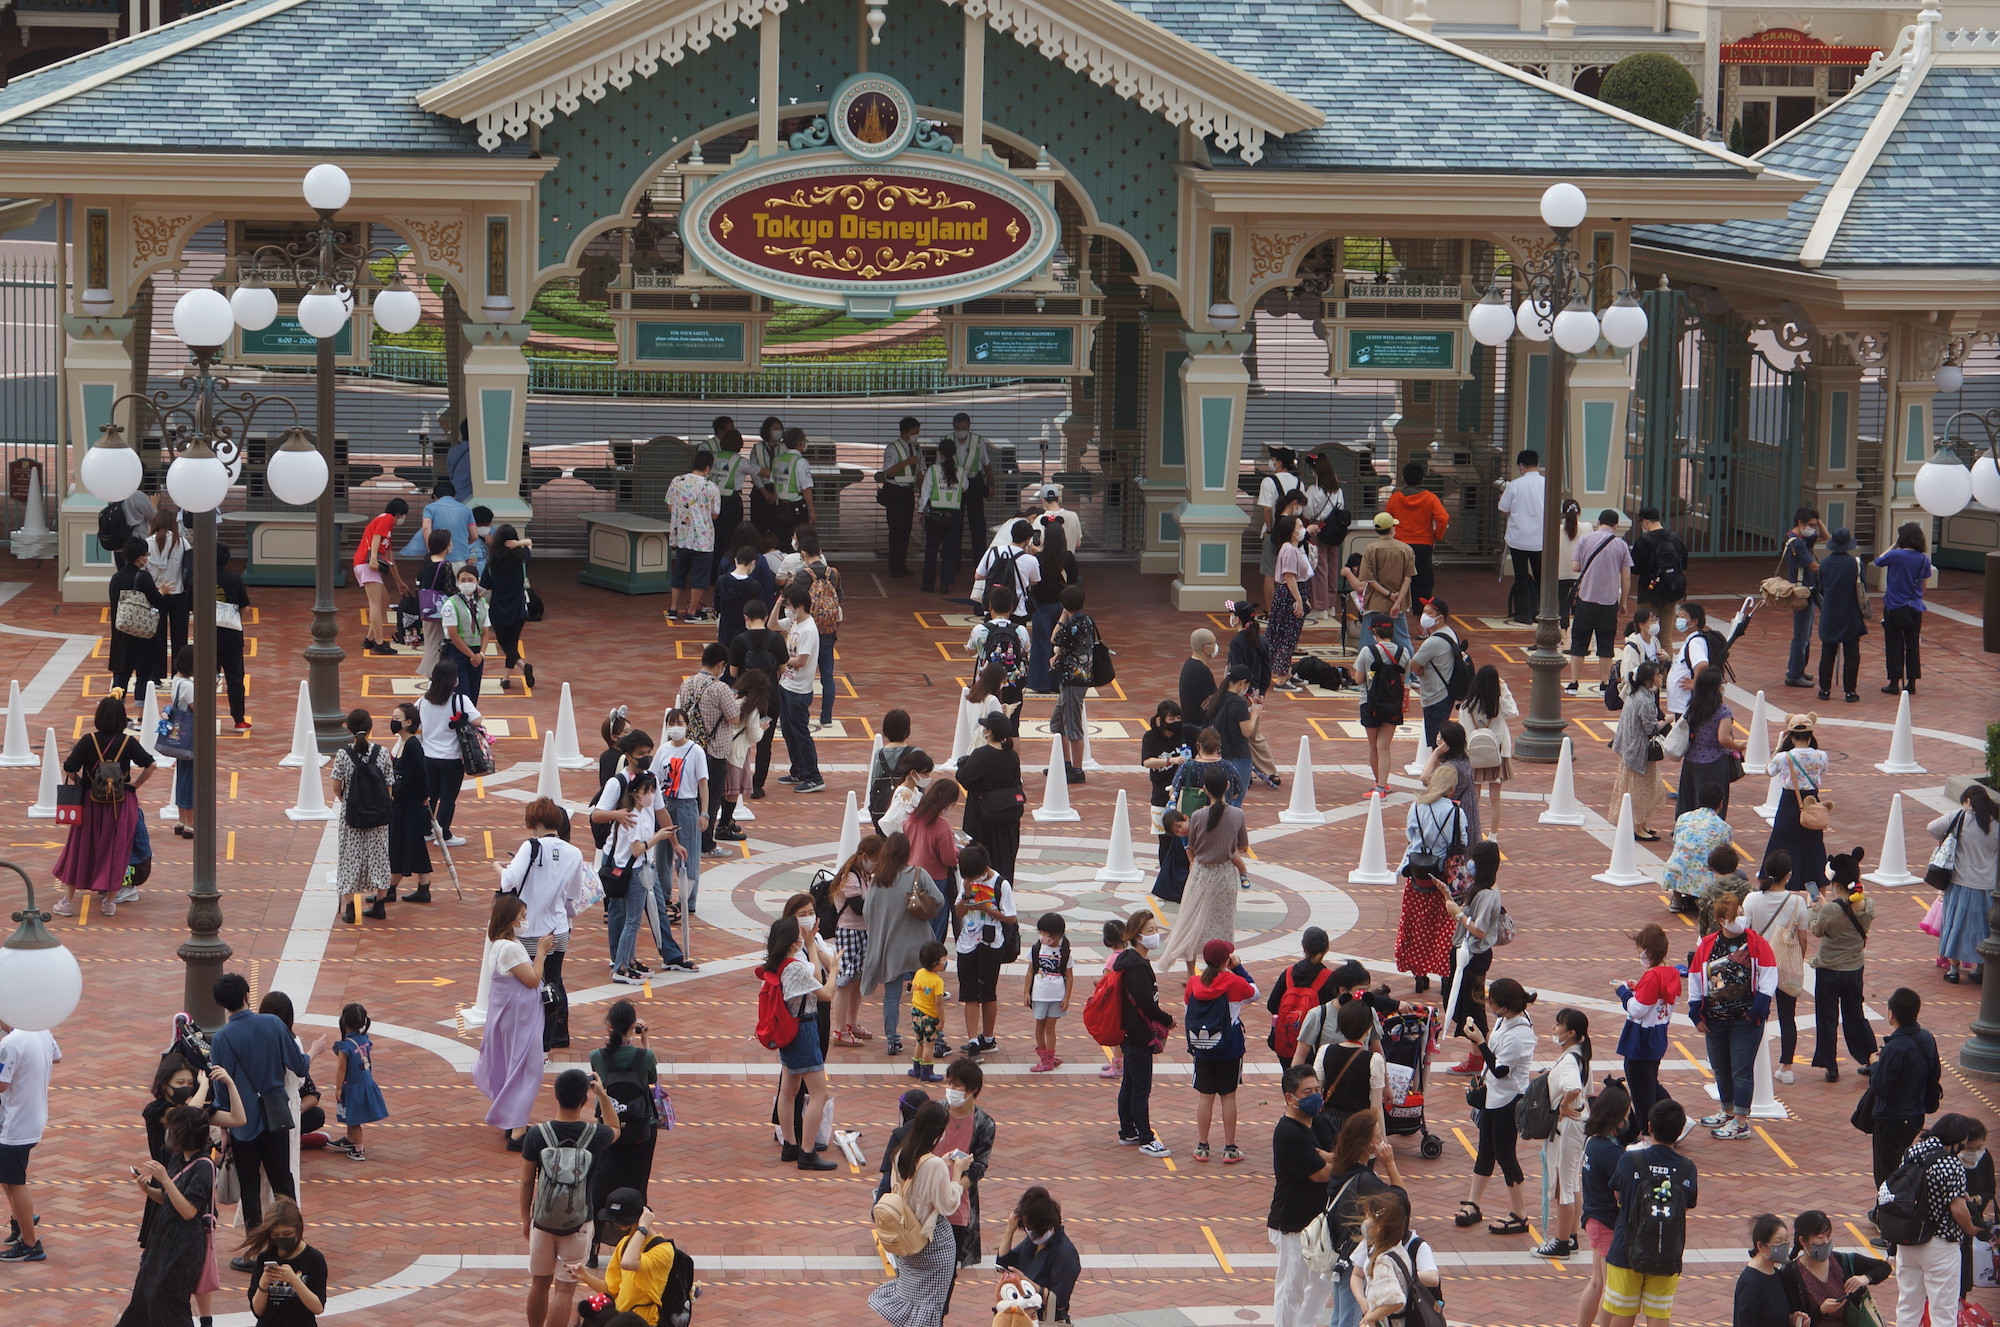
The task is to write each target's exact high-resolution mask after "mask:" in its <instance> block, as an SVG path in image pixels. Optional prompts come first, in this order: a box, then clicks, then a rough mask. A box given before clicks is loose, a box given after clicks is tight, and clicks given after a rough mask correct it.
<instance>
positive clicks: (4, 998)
mask: <svg viewBox="0 0 2000 1327" xmlns="http://www.w3.org/2000/svg"><path fill="white" fill-rule="evenodd" d="M0 867H4V868H5V869H7V870H9V871H12V872H13V873H14V874H15V875H18V876H20V877H21V883H22V885H24V886H25V887H26V888H27V891H28V906H27V907H26V908H25V909H24V910H22V911H20V912H17V913H15V914H14V920H15V921H17V922H19V923H20V927H19V928H18V929H17V930H15V932H14V934H13V935H11V936H9V937H8V938H7V942H6V944H4V945H0V1023H5V1024H6V1025H7V1026H8V1027H10V1028H26V1029H27V1030H28V1031H30V1032H47V1031H48V1030H49V1029H51V1028H53V1027H55V1026H56V1025H57V1024H58V1023H60V1022H62V1021H63V1020H64V1019H65V1018H68V1017H69V1016H70V1014H71V1013H73V1012H74V1011H75V1009H76V1005H77V1001H79V1000H81V999H82V998H83V970H82V969H81V968H79V967H78V966H77V965H76V955H74V954H72V953H70V952H69V950H68V949H66V948H64V947H63V943H62V941H60V940H58V939H56V938H55V936H53V935H51V934H49V928H48V921H49V917H50V916H51V915H52V914H50V913H46V912H43V911H42V910H41V909H40V908H37V907H36V906H35V882H34V881H33V880H31V879H29V878H28V873H27V872H26V871H24V870H22V869H21V868H20V867H19V866H16V865H15V864H14V863H13V862H0Z"/></svg>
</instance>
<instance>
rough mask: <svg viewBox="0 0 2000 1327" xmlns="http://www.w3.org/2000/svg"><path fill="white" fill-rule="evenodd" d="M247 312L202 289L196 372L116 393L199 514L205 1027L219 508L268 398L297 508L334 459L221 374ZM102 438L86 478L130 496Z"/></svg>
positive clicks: (187, 307)
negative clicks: (219, 360) (171, 382)
mask: <svg viewBox="0 0 2000 1327" xmlns="http://www.w3.org/2000/svg"><path fill="white" fill-rule="evenodd" d="M234 325H235V317H234V314H233V313H232V311H231V308H230V302H229V301H228V300H227V299H225V298H223V296H222V295H221V294H220V293H219V292H217V291H214V290H209V289H201V290H191V291H189V292H188V293H187V294H185V295H182V296H181V297H180V300H179V302H177V303H176V304H175V305H174V331H175V333H176V334H177V335H179V337H180V338H181V340H182V341H183V342H185V343H186V345H187V347H188V349H189V350H190V351H192V352H193V354H194V372H193V373H191V374H189V375H187V376H185V377H183V378H182V379H181V380H180V385H179V387H178V389H168V388H162V389H161V390H159V391H157V392H153V393H150V394H147V395H140V394H138V393H130V394H127V395H125V396H121V397H120V398H119V399H118V400H117V401H115V402H113V403H112V410H113V413H114V414H115V413H116V410H117V408H118V406H120V405H122V404H124V403H125V402H128V401H129V402H131V403H133V405H134V406H135V408H136V412H137V414H138V415H139V416H140V417H141V418H142V419H143V418H144V417H145V416H147V415H150V416H151V417H152V418H153V419H155V420H157V421H158V423H159V429H160V445H161V449H162V450H163V451H165V452H168V453H170V454H171V455H172V456H173V463H172V464H171V465H170V466H168V468H167V492H168V493H169V494H171V495H172V497H173V499H174V501H175V502H176V503H177V504H179V506H180V507H181V509H182V510H183V511H185V512H189V513H192V514H193V516H194V585H193V591H194V620H193V624H192V626H191V627H190V635H191V636H192V639H193V644H194V678H195V688H194V805H195V822H194V869H193V872H192V878H191V880H190V882H189V887H188V912H187V928H188V937H187V939H186V940H185V941H183V942H182V943H181V946H180V948H179V949H178V950H177V951H176V952H177V953H179V955H180V958H181V961H182V963H183V964H185V965H186V972H185V986H184V988H183V993H182V997H181V999H182V1005H181V1007H182V1008H183V1009H185V1010H187V1012H188V1013H189V1014H191V1015H192V1016H193V1017H194V1019H195V1021H196V1022H197V1023H199V1024H200V1025H201V1026H202V1027H204V1028H207V1029H210V1030H213V1029H214V1028H217V1027H220V1026H221V1025H222V1011H221V1010H220V1009H219V1008H217V1007H216V1004H215V998H214V996H213V994H212V993H211V992H212V989H213V987H214V985H215V979H216V978H217V977H219V976H221V975H222V965H223V964H224V963H226V962H228V961H229V957H230V954H231V952H232V951H231V950H230V948H229V945H228V943H227V942H226V941H224V940H223V938H222V935H221V932H222V895H221V892H220V891H219V890H218V889H217V888H216V877H215V828H216V826H215V764H216V750H215V572H216V565H215V545H216V539H215V513H216V509H217V508H219V507H221V506H222V501H223V499H224V498H225V497H227V496H228V494H229V487H230V485H231V484H232V483H234V482H235V481H236V479H237V478H238V477H239V476H240V474H241V472H242V469H243V453H242V447H243V443H244V440H245V439H246V438H247V437H248V436H249V432H250V426H251V422H252V421H253V420H254V419H255V417H256V415H257V413H258V411H260V410H262V409H263V408H264V407H265V406H269V405H277V406H281V407H283V408H284V409H286V410H289V411H290V412H291V414H292V428H291V429H290V430H288V431H287V432H286V434H285V436H284V441H283V444H282V445H281V446H280V447H279V448H278V450H277V451H275V452H273V453H271V456H270V459H269V461H268V462H267V464H266V477H267V478H268V479H269V481H270V485H271V492H272V493H273V494H275V495H276V496H277V497H278V499H279V500H280V501H283V502H287V503H291V504H293V505H294V506H303V505H304V504H306V503H308V502H311V501H313V500H314V499H315V498H318V497H319V496H320V495H321V494H322V493H323V492H325V490H326V487H327V477H328V469H327V464H326V460H325V458H324V457H323V456H322V454H321V453H320V452H319V451H317V450H315V449H314V447H313V443H312V439H311V437H310V436H309V435H308V434H307V433H306V431H305V430H304V429H302V428H299V427H298V407H297V406H295V405H293V404H292V403H291V401H290V400H289V399H287V398H285V397H282V396H264V397H259V396H254V395H252V394H251V393H249V392H238V393H233V394H232V393H231V391H230V385H229V380H228V379H226V378H219V377H216V376H215V375H214V372H213V369H214V362H215V356H216V354H217V352H218V351H220V350H221V349H222V347H223V345H224V344H226V343H227V342H228V340H229V336H230V333H231V332H232V331H233V330H234ZM102 431H103V438H102V440H101V441H100V442H99V443H98V444H97V445H96V446H95V447H93V448H91V449H90V455H89V456H87V457H85V458H84V463H83V473H82V478H83V482H84V486H85V487H87V488H88V489H89V490H90V491H91V493H92V494H93V495H94V496H95V497H97V498H98V499H99V500H101V501H104V502H122V501H123V500H124V499H126V498H128V497H130V496H131V495H132V493H133V492H134V491H135V490H136V489H137V488H138V487H139V483H140V480H142V479H143V478H144V466H143V464H142V463H141V462H140V460H139V458H138V455H137V453H135V452H133V451H132V449H131V447H130V445H129V444H128V443H127V442H126V441H125V439H124V430H122V429H121V428H119V426H118V425H116V424H106V425H105V426H104V428H103V430H102Z"/></svg>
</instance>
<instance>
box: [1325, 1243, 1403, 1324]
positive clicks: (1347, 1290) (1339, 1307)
mask: <svg viewBox="0 0 2000 1327" xmlns="http://www.w3.org/2000/svg"><path fill="white" fill-rule="evenodd" d="M1366 1256H1367V1255H1366V1252H1365V1251H1364V1250H1362V1249H1357V1250H1355V1257H1356V1258H1357V1259H1360V1258H1365V1257H1366ZM1383 1270H1384V1271H1388V1269H1387V1268H1384V1269H1383ZM1389 1275H1391V1276H1394V1275H1395V1273H1394V1272H1390V1273H1389ZM1360 1322H1361V1305H1360V1304H1358V1303H1356V1302H1355V1299H1354V1291H1353V1289H1352V1288H1351V1287H1350V1286H1349V1285H1348V1283H1347V1278H1346V1277H1344V1276H1335V1277H1334V1278H1333V1321H1332V1327H1359V1324H1360Z"/></svg>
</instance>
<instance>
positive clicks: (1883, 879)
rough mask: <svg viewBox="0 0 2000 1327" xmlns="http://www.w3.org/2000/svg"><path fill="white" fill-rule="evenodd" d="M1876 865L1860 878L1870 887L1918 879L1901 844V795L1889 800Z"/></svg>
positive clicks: (1903, 883)
mask: <svg viewBox="0 0 2000 1327" xmlns="http://www.w3.org/2000/svg"><path fill="white" fill-rule="evenodd" d="M1903 700H1904V703H1905V704H1906V705H1907V704H1908V702H1909V693H1908V692H1905V693H1904V694H1903ZM1877 862H1878V865H1877V866H1876V868H1875V869H1874V870H1873V871H1870V872H1869V873H1868V874H1867V875H1864V876H1862V877H1861V878H1862V879H1863V880H1866V881H1867V882H1868V883H1869V884H1871V885H1888V886H1889V887H1890V888H1892V889H1893V888H1895V887H1896V886H1898V885H1914V884H1916V883H1917V881H1918V877H1916V876H1913V875H1911V874H1910V850H1909V847H1908V845H1906V844H1905V843H1904V842H1903V794H1901V793H1896V794H1894V795H1893V796H1891V797H1890V798H1889V823H1888V824H1886V825H1884V826H1883V827H1882V851H1881V853H1880V854H1879V855H1878V857H1877Z"/></svg>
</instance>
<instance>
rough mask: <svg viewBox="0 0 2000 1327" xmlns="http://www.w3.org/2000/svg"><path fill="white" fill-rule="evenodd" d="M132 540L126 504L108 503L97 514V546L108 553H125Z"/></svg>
mask: <svg viewBox="0 0 2000 1327" xmlns="http://www.w3.org/2000/svg"><path fill="white" fill-rule="evenodd" d="M131 540H132V525H131V522H129V521H127V520H126V519H125V504H124V503H122V502H107V503H105V504H104V510H102V511H100V512H98V513H97V544H98V547H100V548H102V549H103V550H104V551H105V552H107V553H123V552H124V551H125V545H126V544H128V543H130V542H131Z"/></svg>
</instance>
